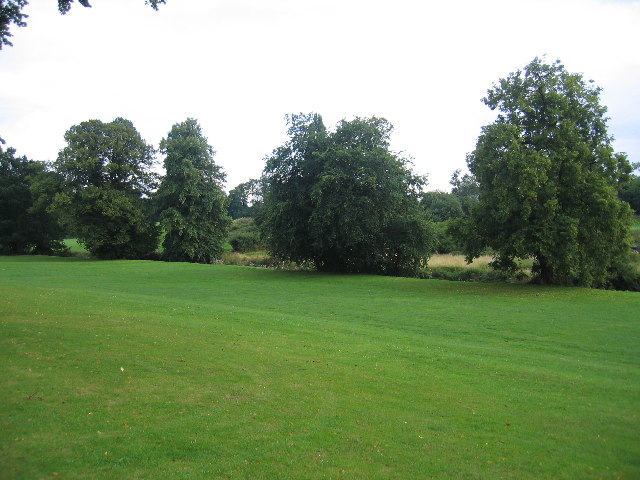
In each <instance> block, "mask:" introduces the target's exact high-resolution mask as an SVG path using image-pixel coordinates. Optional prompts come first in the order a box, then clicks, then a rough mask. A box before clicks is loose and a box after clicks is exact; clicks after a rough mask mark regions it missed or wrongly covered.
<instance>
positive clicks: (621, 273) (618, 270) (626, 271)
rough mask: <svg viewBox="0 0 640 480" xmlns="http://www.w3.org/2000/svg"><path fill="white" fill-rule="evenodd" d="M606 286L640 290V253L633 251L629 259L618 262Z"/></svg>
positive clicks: (616, 288) (634, 290) (617, 288)
mask: <svg viewBox="0 0 640 480" xmlns="http://www.w3.org/2000/svg"><path fill="white" fill-rule="evenodd" d="M602 286H603V287H604V288H609V289H613V290H628V291H631V292H640V255H639V254H638V253H636V252H631V253H630V254H629V256H628V258H627V261H620V262H618V263H616V264H615V265H614V266H613V268H612V269H611V275H610V276H609V279H608V281H607V283H606V284H605V285H602Z"/></svg>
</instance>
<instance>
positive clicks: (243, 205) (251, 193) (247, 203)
mask: <svg viewBox="0 0 640 480" xmlns="http://www.w3.org/2000/svg"><path fill="white" fill-rule="evenodd" d="M262 184H263V180H262V179H260V180H257V179H255V178H252V179H251V180H249V181H247V182H243V183H240V184H239V185H237V186H235V187H234V188H232V189H231V190H230V191H229V216H230V217H231V218H233V219H234V220H236V219H238V218H243V217H251V218H254V219H255V218H256V217H258V216H259V215H260V212H261V210H262V206H263V204H264V203H263V199H262V189H263V187H262Z"/></svg>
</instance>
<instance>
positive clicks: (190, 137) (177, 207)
mask: <svg viewBox="0 0 640 480" xmlns="http://www.w3.org/2000/svg"><path fill="white" fill-rule="evenodd" d="M160 149H161V151H162V153H164V154H165V155H166V157H165V160H164V168H165V170H166V175H165V177H164V178H163V179H162V183H161V184H160V188H159V189H158V192H157V194H156V197H155V200H156V202H157V208H158V209H159V212H160V219H161V222H162V225H163V227H164V229H165V232H166V235H165V238H164V242H163V247H164V252H163V258H165V259H167V260H170V261H179V262H196V263H212V262H213V261H215V260H216V259H217V258H219V257H220V255H221V254H222V252H223V250H224V243H225V241H226V237H227V230H228V228H229V224H230V223H231V219H230V218H229V216H228V215H227V198H226V195H225V194H224V192H223V190H222V183H223V182H224V178H225V176H224V173H222V170H221V169H220V167H219V166H217V165H216V164H215V163H214V161H213V155H214V153H215V152H214V151H213V148H212V147H211V146H210V145H209V144H208V143H207V139H206V137H204V136H203V134H202V129H201V128H200V125H198V122H197V121H196V120H194V119H191V118H189V119H187V120H185V121H184V122H182V123H177V124H175V125H174V126H173V127H172V128H171V131H170V132H169V134H168V135H167V138H165V139H163V140H162V142H161V143H160Z"/></svg>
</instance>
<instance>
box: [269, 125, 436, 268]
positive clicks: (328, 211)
mask: <svg viewBox="0 0 640 480" xmlns="http://www.w3.org/2000/svg"><path fill="white" fill-rule="evenodd" d="M287 121H288V123H289V129H288V133H289V141H288V142H287V143H286V144H285V145H283V146H282V147H280V148H278V149H276V150H275V151H274V153H273V155H272V156H271V157H269V158H268V159H267V161H266V166H265V171H264V175H265V179H266V187H265V197H264V202H265V203H264V212H263V228H264V231H265V233H266V237H267V241H268V243H269V249H270V251H271V252H272V253H273V254H274V255H275V256H277V257H279V258H282V259H286V260H293V261H297V262H306V261H312V262H313V263H314V264H315V266H316V267H317V268H319V269H322V270H330V271H346V272H371V273H385V274H413V273H415V272H416V270H417V268H419V266H420V265H421V264H422V262H424V260H425V259H426V258H427V257H428V255H429V253H430V248H431V245H430V240H431V232H430V228H429V222H428V220H427V214H426V212H425V211H424V209H422V208H421V207H420V205H419V199H418V196H419V194H420V193H421V192H422V189H423V187H424V185H425V183H426V179H425V178H424V177H419V176H416V175H414V174H413V173H412V172H411V169H410V167H409V165H410V163H409V161H408V160H406V159H404V158H402V157H400V156H399V155H397V154H394V153H393V152H390V151H389V136H390V133H391V131H392V126H391V124H389V123H388V122H387V121H386V120H384V119H382V118H376V117H373V118H356V119H354V120H351V121H344V120H343V121H341V122H340V123H339V124H338V126H337V128H336V130H335V132H328V131H327V129H326V128H325V126H324V123H323V121H322V117H320V115H318V114H314V113H311V114H300V115H291V116H288V117H287Z"/></svg>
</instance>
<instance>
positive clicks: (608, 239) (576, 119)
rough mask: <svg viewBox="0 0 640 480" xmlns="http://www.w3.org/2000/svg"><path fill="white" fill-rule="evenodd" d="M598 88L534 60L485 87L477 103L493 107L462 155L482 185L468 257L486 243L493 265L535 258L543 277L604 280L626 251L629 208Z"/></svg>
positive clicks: (623, 164) (624, 168) (621, 162)
mask: <svg viewBox="0 0 640 480" xmlns="http://www.w3.org/2000/svg"><path fill="white" fill-rule="evenodd" d="M599 94H600V89H599V88H597V87H595V86H593V85H591V84H587V83H585V81H584V80H583V79H582V76H581V75H579V74H572V73H568V72H567V71H566V70H565V68H564V66H563V65H561V64H560V62H559V61H556V62H555V63H552V64H546V63H544V62H543V61H542V60H540V59H538V58H536V59H534V60H533V61H532V62H531V63H530V64H529V65H527V66H526V67H525V69H524V71H517V72H515V73H512V74H510V75H509V76H508V77H507V78H506V79H501V80H500V81H499V83H498V84H497V85H494V87H493V88H492V89H491V90H489V92H488V95H487V97H486V98H485V99H484V100H483V101H484V103H485V104H486V105H488V106H489V107H490V108H491V109H492V110H493V109H497V110H498V111H499V112H500V113H499V115H498V118H497V120H496V121H495V122H494V123H492V124H490V125H487V126H485V127H484V128H483V129H482V134H481V135H480V137H479V138H478V141H477V145H476V148H475V150H474V151H473V152H472V153H470V154H469V156H468V158H467V164H468V166H469V170H470V171H471V173H472V174H473V175H474V177H475V178H476V179H477V181H478V185H479V191H480V195H479V204H478V206H477V207H476V208H474V209H473V216H472V221H471V223H470V225H469V229H468V230H467V232H468V237H467V247H466V250H467V254H468V259H469V260H470V259H472V258H474V257H476V256H478V255H479V254H480V253H481V251H482V249H483V248H485V247H486V246H489V247H491V248H492V249H493V250H494V251H495V260H494V262H493V264H494V266H495V267H496V268H499V269H503V270H514V269H515V260H516V259H517V258H527V257H533V259H534V267H533V270H534V273H535V274H536V275H537V278H538V279H539V281H541V282H543V283H548V284H573V285H587V286H592V285H600V284H602V283H603V282H605V280H606V278H607V275H608V272H609V270H610V269H611V267H612V265H613V264H614V263H615V262H616V261H618V260H619V259H620V258H621V257H622V256H623V255H624V254H625V252H626V251H627V249H628V241H627V238H628V226H629V219H630V209H629V207H628V205H627V204H625V203H623V202H621V201H620V200H618V189H619V186H620V182H621V181H623V180H624V179H625V178H626V177H627V176H628V173H629V172H630V167H629V164H628V161H627V159H626V157H625V156H624V155H622V154H616V153H614V151H613V148H612V146H611V137H610V136H609V135H608V134H607V126H606V117H605V112H606V108H605V107H603V106H601V105H600V98H599Z"/></svg>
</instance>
